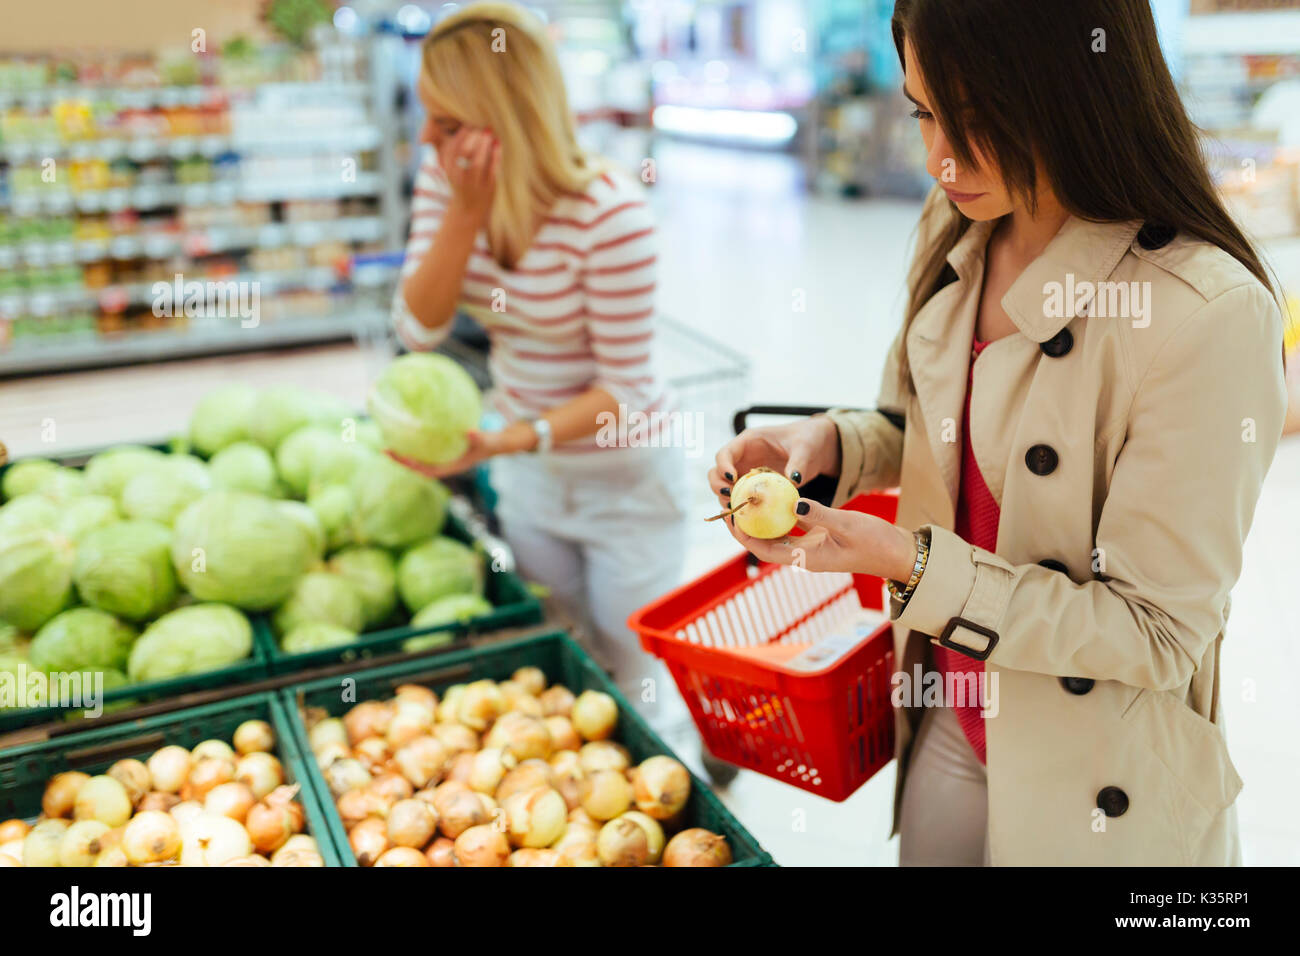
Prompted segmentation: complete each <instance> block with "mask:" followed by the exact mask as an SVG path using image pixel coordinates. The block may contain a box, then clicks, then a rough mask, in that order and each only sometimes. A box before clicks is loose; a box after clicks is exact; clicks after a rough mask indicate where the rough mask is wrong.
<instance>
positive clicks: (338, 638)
mask: <svg viewBox="0 0 1300 956" xmlns="http://www.w3.org/2000/svg"><path fill="white" fill-rule="evenodd" d="M356 639H357V632H356V631H352V630H349V629H348V628H346V627H339V626H338V625H337V624H327V623H325V622H324V621H308V622H307V623H306V624H299V625H298V626H297V627H295V628H294V629H293V630H292V631H290V632H289V633H288V634H286V635H284V637H282V638H280V650H282V651H284V652H285V653H286V654H300V653H302V652H303V651H315V650H319V649H320V648H322V647H337V646H338V645H340V644H352V643H355V641H356Z"/></svg>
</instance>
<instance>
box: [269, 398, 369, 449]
mask: <svg viewBox="0 0 1300 956" xmlns="http://www.w3.org/2000/svg"><path fill="white" fill-rule="evenodd" d="M351 417H352V411H351V409H350V408H349V407H348V406H347V405H346V404H345V403H343V402H341V401H339V400H338V399H336V398H334V397H333V396H332V395H326V394H324V393H323V392H313V391H309V390H308V389H305V388H298V387H297V386H294V385H277V386H275V387H274V388H269V389H267V390H266V391H265V392H263V393H262V394H261V395H260V396H258V399H257V402H256V404H255V406H254V408H253V413H252V417H251V418H250V419H249V423H248V437H249V438H251V439H252V440H253V441H255V442H257V443H258V444H259V445H261V446H262V447H263V448H265V449H267V450H268V451H275V450H276V448H278V447H279V445H280V442H282V441H284V440H285V439H286V438H288V437H289V436H290V435H291V434H293V433H294V432H296V431H297V430H298V429H299V428H302V427H303V426H304V425H328V426H331V427H333V428H335V429H338V428H340V427H341V425H342V422H343V420H344V419H346V418H351Z"/></svg>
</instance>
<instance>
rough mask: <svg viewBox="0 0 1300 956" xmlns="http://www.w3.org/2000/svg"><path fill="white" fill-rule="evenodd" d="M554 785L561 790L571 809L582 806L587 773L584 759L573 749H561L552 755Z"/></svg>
mask: <svg viewBox="0 0 1300 956" xmlns="http://www.w3.org/2000/svg"><path fill="white" fill-rule="evenodd" d="M550 766H551V774H552V784H551V785H552V786H553V787H555V789H556V790H558V791H560V796H562V797H564V802H565V803H566V804H568V806H569V809H570V810H574V809H576V808H577V807H580V806H582V795H583V793H584V792H585V788H586V784H587V773H586V771H585V770H583V769H582V761H581V760H580V759H579V757H578V755H577V753H575V752H574V751H572V750H560V751H557V752H556V753H554V754H552V755H551V764H550Z"/></svg>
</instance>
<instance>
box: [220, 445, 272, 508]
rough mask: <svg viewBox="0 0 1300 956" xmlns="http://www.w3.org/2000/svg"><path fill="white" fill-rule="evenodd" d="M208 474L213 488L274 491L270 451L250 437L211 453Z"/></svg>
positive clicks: (266, 493) (258, 491) (268, 494)
mask: <svg viewBox="0 0 1300 956" xmlns="http://www.w3.org/2000/svg"><path fill="white" fill-rule="evenodd" d="M208 474H209V475H211V476H212V487H213V488H226V489H229V490H230V491H250V492H252V493H253V494H257V495H266V496H267V497H268V498H270V497H274V495H275V490H276V487H275V479H276V473H275V462H274V461H273V460H272V458H271V453H270V452H268V451H267V450H266V449H265V448H263V447H262V446H261V445H255V444H253V443H252V442H251V441H237V442H235V443H234V444H231V445H227V446H226V447H225V448H223V449H221V451H219V452H217V453H216V454H215V455H213V456H212V460H211V461H210V462H208Z"/></svg>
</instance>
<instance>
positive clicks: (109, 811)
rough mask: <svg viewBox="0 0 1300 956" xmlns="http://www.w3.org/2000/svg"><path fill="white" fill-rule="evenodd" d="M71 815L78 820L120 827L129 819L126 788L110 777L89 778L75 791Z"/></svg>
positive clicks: (128, 801)
mask: <svg viewBox="0 0 1300 956" xmlns="http://www.w3.org/2000/svg"><path fill="white" fill-rule="evenodd" d="M72 815H73V817H75V818H76V819H78V820H98V821H100V822H101V823H106V824H108V825H109V826H110V827H120V826H121V825H122V824H124V823H126V821H127V820H130V819H131V798H130V797H129V796H128V795H127V792H126V787H124V786H122V785H121V784H120V783H118V782H117V781H116V780H114V779H113V778H112V777H110V776H107V775H101V776H98V777H91V778H90V779H89V780H87V781H86V782H85V784H84V785H82V787H81V788H80V789H79V790H78V791H77V799H76V801H75V803H74V805H73V808H72Z"/></svg>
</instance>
